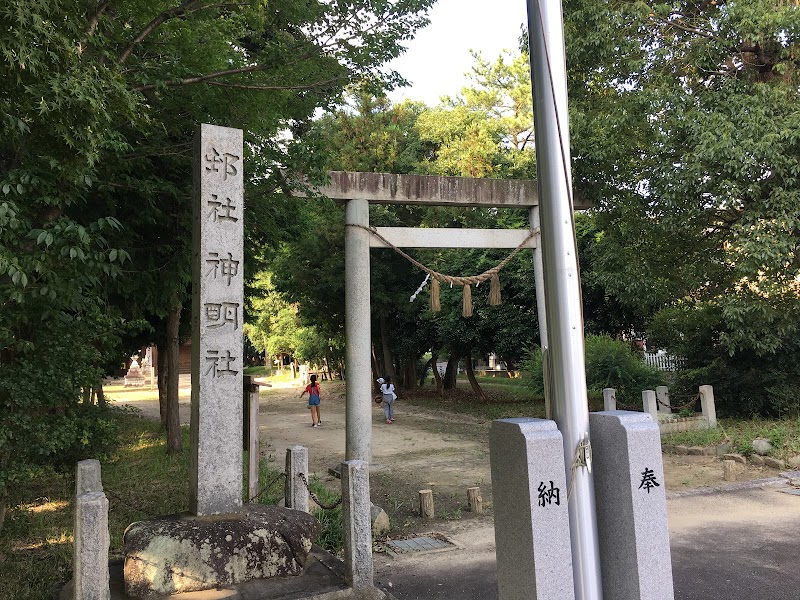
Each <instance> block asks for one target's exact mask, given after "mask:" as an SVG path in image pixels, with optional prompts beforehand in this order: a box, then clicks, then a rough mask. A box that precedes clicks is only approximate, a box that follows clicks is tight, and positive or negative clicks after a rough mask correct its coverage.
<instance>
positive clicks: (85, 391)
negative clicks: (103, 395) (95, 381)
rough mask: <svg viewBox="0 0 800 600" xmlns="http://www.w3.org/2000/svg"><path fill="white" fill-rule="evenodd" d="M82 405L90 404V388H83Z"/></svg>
mask: <svg viewBox="0 0 800 600" xmlns="http://www.w3.org/2000/svg"><path fill="white" fill-rule="evenodd" d="M82 391H83V403H84V404H86V405H89V404H91V403H92V388H90V387H85V388H83V390H82Z"/></svg>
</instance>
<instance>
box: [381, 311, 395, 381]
mask: <svg viewBox="0 0 800 600" xmlns="http://www.w3.org/2000/svg"><path fill="white" fill-rule="evenodd" d="M378 323H379V324H380V328H381V347H382V348H383V368H384V370H385V373H382V374H381V377H386V376H387V375H388V376H389V377H391V378H392V381H394V382H397V374H396V373H395V371H394V360H393V359H392V350H391V348H389V325H388V323H387V322H386V313H385V312H383V311H381V316H380V318H379V319H378Z"/></svg>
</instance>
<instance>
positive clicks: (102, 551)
mask: <svg viewBox="0 0 800 600" xmlns="http://www.w3.org/2000/svg"><path fill="white" fill-rule="evenodd" d="M86 462H89V461H86ZM110 544H111V538H110V536H109V533H108V499H107V498H106V495H105V494H104V493H103V492H86V493H85V494H79V495H78V496H76V497H75V553H74V556H73V571H74V572H73V577H74V579H73V582H74V598H75V600H108V599H109V598H110V597H111V591H110V588H109V583H110V579H109V575H108V549H109V546H110Z"/></svg>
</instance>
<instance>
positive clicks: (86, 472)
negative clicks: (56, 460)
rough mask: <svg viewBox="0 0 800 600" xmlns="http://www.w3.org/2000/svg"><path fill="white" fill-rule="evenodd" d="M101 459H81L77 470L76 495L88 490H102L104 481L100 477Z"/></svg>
mask: <svg viewBox="0 0 800 600" xmlns="http://www.w3.org/2000/svg"><path fill="white" fill-rule="evenodd" d="M100 473H101V471H100V461H99V460H96V459H94V458H91V459H87V460H81V461H79V462H78V468H77V469H76V470H75V495H76V496H80V495H81V494H85V493H86V492H102V491H103V483H102V480H101V477H100Z"/></svg>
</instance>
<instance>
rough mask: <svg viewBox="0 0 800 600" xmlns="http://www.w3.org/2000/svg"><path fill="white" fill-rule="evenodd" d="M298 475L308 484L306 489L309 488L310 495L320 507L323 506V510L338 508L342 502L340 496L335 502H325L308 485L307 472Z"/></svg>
mask: <svg viewBox="0 0 800 600" xmlns="http://www.w3.org/2000/svg"><path fill="white" fill-rule="evenodd" d="M297 476H298V477H299V478H300V479H302V481H303V484H304V485H305V486H306V490H308V495H309V496H311V499H312V500H313V501H314V502H316V503H317V505H318V506H319V507H320V508H322V509H323V510H333V509H334V508H336V507H337V506H339V505H340V504H341V503H342V499H341V498H339V499H338V500H337V501H336V502H334V503H333V504H325V503H324V502H323V501H322V500H320V499H319V497H317V495H316V494H315V493H314V492H312V491H311V488H310V487H309V485H308V479H306V474H305V473H298V474H297Z"/></svg>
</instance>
